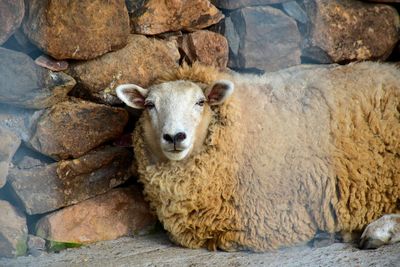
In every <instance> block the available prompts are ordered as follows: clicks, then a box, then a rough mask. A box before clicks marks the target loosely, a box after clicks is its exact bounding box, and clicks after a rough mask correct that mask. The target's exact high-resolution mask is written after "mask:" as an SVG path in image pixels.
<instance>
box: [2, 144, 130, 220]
mask: <svg viewBox="0 0 400 267" xmlns="http://www.w3.org/2000/svg"><path fill="white" fill-rule="evenodd" d="M26 162H27V160H24V161H23V163H22V164H20V167H15V168H12V169H10V173H9V176H8V180H9V182H10V185H11V187H12V188H13V190H14V191H15V193H16V194H17V195H18V197H19V198H20V200H21V201H22V203H23V205H24V207H25V210H26V212H27V213H28V214H38V213H45V212H48V211H53V210H55V209H58V208H61V207H65V206H68V205H71V204H75V203H78V202H79V201H82V200H85V199H88V198H90V197H93V196H96V195H99V194H103V193H105V192H107V191H108V190H110V189H111V188H113V187H115V186H118V185H120V184H122V183H123V182H125V181H126V180H127V179H128V178H129V177H130V176H131V170H130V167H131V164H132V155H131V152H130V151H128V150H126V149H125V148H118V147H105V148H101V149H97V150H94V151H92V152H90V153H88V154H87V155H85V156H83V157H81V158H78V159H74V160H63V161H60V162H56V163H52V164H45V163H43V162H42V163H41V164H40V165H38V164H37V163H36V162H35V161H34V160H30V161H29V162H32V163H33V164H32V165H33V166H32V167H30V166H27V165H29V164H26Z"/></svg>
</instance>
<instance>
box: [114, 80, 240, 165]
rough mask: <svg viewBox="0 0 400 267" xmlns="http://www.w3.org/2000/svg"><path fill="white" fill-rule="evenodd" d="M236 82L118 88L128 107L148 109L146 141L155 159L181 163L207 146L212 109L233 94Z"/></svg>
mask: <svg viewBox="0 0 400 267" xmlns="http://www.w3.org/2000/svg"><path fill="white" fill-rule="evenodd" d="M233 87H234V86H233V83H232V82H230V81H227V80H219V81H216V82H214V83H213V84H212V85H211V86H208V87H207V86H203V85H202V84H196V83H194V82H190V81H183V80H179V81H171V82H164V83H161V84H158V85H154V86H152V87H150V88H148V89H144V88H142V87H140V86H137V85H134V84H124V85H120V86H118V87H117V89H116V92H117V95H118V97H119V98H120V99H121V100H122V101H123V102H125V103H126V104H127V105H128V106H130V107H133V108H136V109H145V110H144V114H143V116H145V120H144V124H145V125H144V131H145V134H144V136H145V139H146V140H145V142H146V143H147V145H148V146H149V150H150V152H151V153H153V154H155V156H156V158H160V157H161V159H166V160H182V159H185V158H187V157H188V156H189V155H190V154H191V153H192V152H193V151H196V150H198V149H197V148H199V147H201V145H202V144H203V143H204V139H205V137H206V134H207V128H208V125H209V123H210V119H211V116H212V115H211V114H212V113H211V110H210V106H212V105H220V104H222V103H224V102H225V100H226V99H227V98H228V97H229V96H230V95H231V94H232V92H233Z"/></svg>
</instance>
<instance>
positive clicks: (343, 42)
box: [303, 0, 400, 63]
mask: <svg viewBox="0 0 400 267" xmlns="http://www.w3.org/2000/svg"><path fill="white" fill-rule="evenodd" d="M304 7H305V10H306V12H307V14H308V16H309V23H308V29H307V32H306V34H305V40H304V44H303V46H304V49H303V56H304V57H306V58H310V59H312V60H313V61H316V62H321V63H331V62H349V61H361V60H385V59H386V58H387V57H388V56H389V55H390V54H391V52H392V50H393V48H394V46H395V45H396V43H397V41H398V40H399V27H400V20H399V14H398V13H397V11H396V9H395V8H393V7H391V6H388V5H381V4H371V3H363V2H360V1H347V0H334V1H332V0H306V1H304Z"/></svg>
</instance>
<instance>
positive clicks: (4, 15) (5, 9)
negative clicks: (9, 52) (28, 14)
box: [0, 0, 25, 45]
mask: <svg viewBox="0 0 400 267" xmlns="http://www.w3.org/2000/svg"><path fill="white" fill-rule="evenodd" d="M24 13H25V5H24V0H0V25H1V27H0V45H2V44H3V43H4V42H5V41H7V39H8V38H9V37H10V36H11V35H12V34H13V33H14V31H15V30H16V29H18V28H19V26H20V24H21V22H22V19H23V18H24Z"/></svg>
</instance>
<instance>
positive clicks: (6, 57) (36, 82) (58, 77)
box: [0, 47, 75, 109]
mask: <svg viewBox="0 0 400 267" xmlns="http://www.w3.org/2000/svg"><path fill="white" fill-rule="evenodd" d="M74 86H75V80H74V79H73V78H72V77H70V76H68V75H66V74H65V73H62V72H58V73H55V72H52V71H48V70H46V69H43V68H41V67H39V66H37V65H36V64H35V62H34V61H33V60H32V59H31V58H30V57H28V56H27V55H25V54H22V53H19V52H15V51H12V50H8V49H4V48H1V47H0V103H6V104H12V105H17V106H20V107H26V108H36V109H41V108H46V107H50V106H52V105H54V104H56V103H58V102H60V101H64V100H65V99H67V94H68V92H69V91H71V89H72V88H73V87H74Z"/></svg>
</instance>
